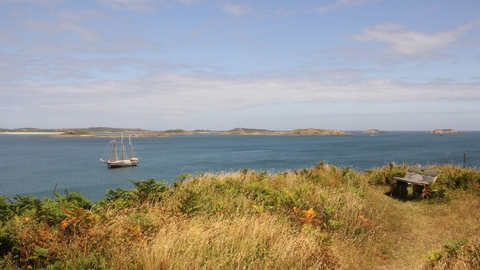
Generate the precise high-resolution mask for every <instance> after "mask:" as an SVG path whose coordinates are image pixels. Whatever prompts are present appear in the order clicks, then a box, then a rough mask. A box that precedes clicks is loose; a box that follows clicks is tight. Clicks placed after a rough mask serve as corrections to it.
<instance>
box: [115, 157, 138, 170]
mask: <svg viewBox="0 0 480 270" xmlns="http://www.w3.org/2000/svg"><path fill="white" fill-rule="evenodd" d="M138 163H139V160H138V158H131V159H124V160H115V161H107V166H108V168H121V167H132V166H137V164H138Z"/></svg>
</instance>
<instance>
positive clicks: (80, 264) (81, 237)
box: [0, 163, 480, 269]
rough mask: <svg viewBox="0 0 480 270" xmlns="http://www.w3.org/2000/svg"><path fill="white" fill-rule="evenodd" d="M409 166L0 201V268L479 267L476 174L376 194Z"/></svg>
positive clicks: (186, 178) (450, 174) (242, 175)
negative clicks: (95, 197)
mask: <svg viewBox="0 0 480 270" xmlns="http://www.w3.org/2000/svg"><path fill="white" fill-rule="evenodd" d="M407 168H408V166H407V165H400V166H397V165H394V164H390V165H389V166H385V167H383V168H378V169H373V170H370V171H367V172H354V171H351V170H349V169H348V168H338V167H335V166H331V165H327V164H325V163H319V164H318V165H317V166H315V167H312V168H306V169H302V170H297V171H286V172H283V173H269V172H256V171H253V170H249V169H245V170H242V171H238V172H230V173H216V174H212V173H206V174H200V175H195V176H192V175H188V174H183V175H180V176H179V177H178V181H176V182H175V183H174V184H173V185H172V186H168V185H166V184H165V182H161V181H156V180H154V179H150V180H141V181H138V182H136V181H132V182H133V183H134V185H135V188H134V189H132V190H122V189H117V190H110V191H108V192H107V194H106V198H105V199H102V200H100V201H98V202H95V203H93V202H89V201H88V200H87V199H85V197H83V196H81V195H80V194H77V193H68V192H66V194H65V195H60V194H56V196H55V197H54V198H51V199H49V198H45V199H44V200H38V199H36V198H31V197H17V198H16V199H15V200H13V201H9V200H8V199H6V198H5V197H4V198H3V199H0V222H1V223H0V228H1V230H0V243H1V245H0V267H2V268H5V269H27V268H31V269H66V268H67V269H373V268H376V269H478V265H479V263H480V238H479V237H480V235H479V234H480V233H479V232H480V222H479V220H480V212H479V211H478V209H479V208H480V197H479V195H480V172H479V171H477V170H474V169H463V168H460V167H455V166H451V165H442V166H439V167H435V169H440V170H441V171H442V175H441V176H440V178H439V180H438V181H437V183H436V184H435V185H433V186H431V187H430V189H429V191H428V193H427V194H426V196H424V197H425V198H426V199H420V196H419V195H418V194H414V193H413V192H412V191H411V190H410V193H409V194H407V196H404V197H402V198H395V197H392V196H388V195H386V194H389V192H390V191H391V190H392V185H393V180H392V177H394V176H400V175H403V174H404V173H405V171H406V170H407ZM424 195H425V194H424Z"/></svg>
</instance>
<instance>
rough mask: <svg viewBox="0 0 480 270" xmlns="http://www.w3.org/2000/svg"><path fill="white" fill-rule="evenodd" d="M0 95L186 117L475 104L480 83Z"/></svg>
mask: <svg viewBox="0 0 480 270" xmlns="http://www.w3.org/2000/svg"><path fill="white" fill-rule="evenodd" d="M10 87H11V88H9V89H5V88H4V89H0V95H2V94H3V95H4V96H7V97H8V96H12V95H14V96H15V97H17V98H19V100H21V101H22V102H21V103H19V104H22V106H27V107H39V108H41V109H47V110H49V109H52V110H57V111H70V110H80V111H82V110H84V111H97V112H111V111H115V110H117V109H118V108H122V111H123V112H125V113H135V114H137V115H148V114H191V113H205V112H220V111H231V110H237V109H242V108H246V107H251V106H259V105H261V104H282V103H305V102H361V103H362V102H374V103H375V102H376V103H398V102H427V101H428V102H435V101H437V102H438V101H472V100H480V91H478V89H479V87H480V84H479V83H476V84H465V83H463V84H462V83H457V84H436V83H430V84H405V83H400V82H396V81H392V80H368V81H364V82H361V83H358V82H357V83H355V82H319V81H315V80H304V79H302V80H287V79H282V78H271V79H260V80H254V79H247V78H233V77H212V76H195V75H179V74H168V75H161V76H154V77H149V78H145V79H142V80H130V81H97V82H88V83H82V84H75V85H58V84H55V85H52V84H39V83H35V84H33V83H29V84H16V85H10Z"/></svg>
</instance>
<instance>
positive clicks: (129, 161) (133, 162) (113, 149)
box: [100, 133, 140, 168]
mask: <svg viewBox="0 0 480 270" xmlns="http://www.w3.org/2000/svg"><path fill="white" fill-rule="evenodd" d="M120 151H121V156H120V158H119V156H118V153H117V139H116V138H115V137H113V138H112V140H111V141H110V144H109V147H108V148H107V150H106V151H105V153H104V154H103V156H102V158H100V162H103V163H107V166H108V168H120V167H132V166H137V164H138V163H139V162H140V160H139V159H138V158H137V157H135V156H134V154H133V147H132V141H131V139H130V135H128V157H127V156H126V153H125V145H124V143H123V133H122V139H121V140H120ZM108 154H110V157H109V158H108V159H107V161H105V160H104V158H105V157H106V156H107V155H108Z"/></svg>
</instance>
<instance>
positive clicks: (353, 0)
mask: <svg viewBox="0 0 480 270" xmlns="http://www.w3.org/2000/svg"><path fill="white" fill-rule="evenodd" d="M364 3H365V1H364V0H337V1H336V2H335V3H333V4H330V5H326V6H319V7H317V8H316V10H317V11H318V12H322V13H323V12H327V11H331V10H335V9H339V8H344V7H356V6H360V5H362V4H364Z"/></svg>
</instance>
